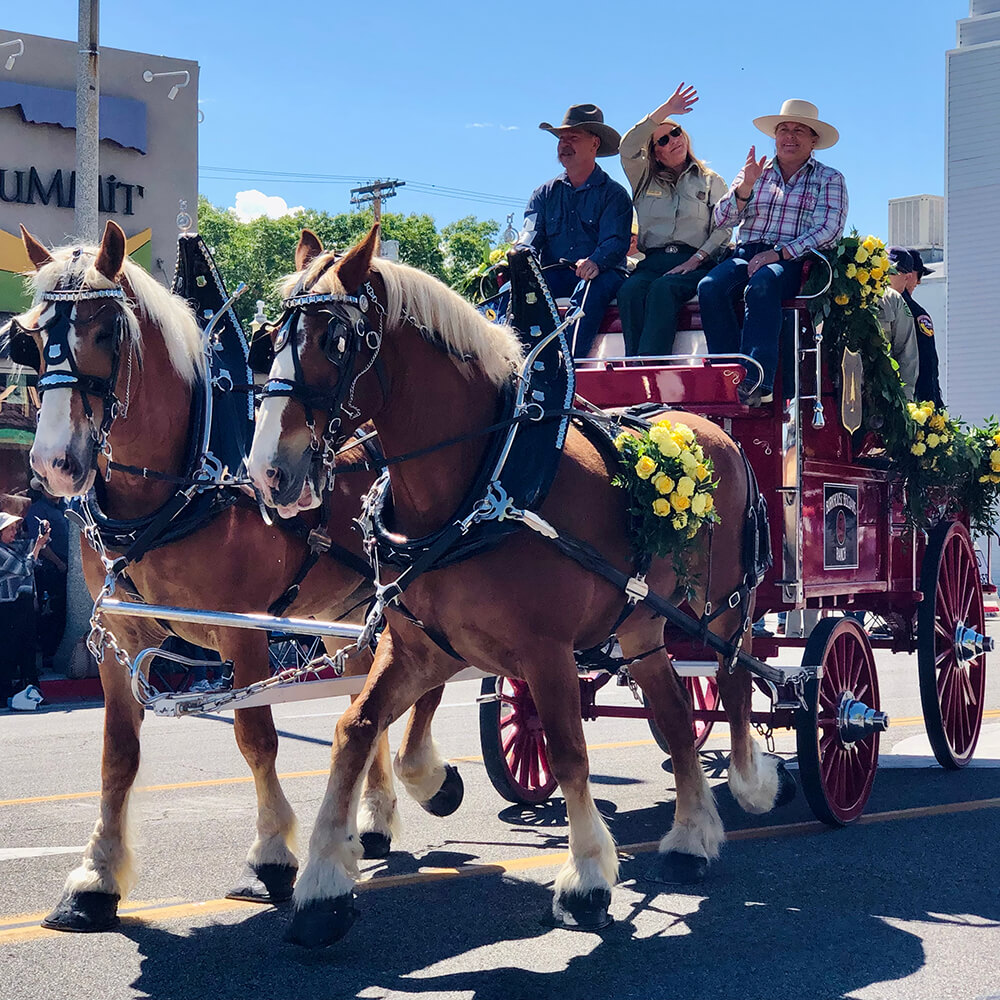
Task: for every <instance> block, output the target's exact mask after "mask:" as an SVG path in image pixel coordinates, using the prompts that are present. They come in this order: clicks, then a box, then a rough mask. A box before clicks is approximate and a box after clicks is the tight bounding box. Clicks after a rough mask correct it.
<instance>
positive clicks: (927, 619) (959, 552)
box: [917, 521, 992, 770]
mask: <svg viewBox="0 0 1000 1000" xmlns="http://www.w3.org/2000/svg"><path fill="white" fill-rule="evenodd" d="M920 589H921V590H922V591H923V595H924V599H923V601H921V603H920V604H919V606H918V608H917V669H918V673H919V676H920V702H921V704H922V706H923V711H924V725H925V726H926V728H927V736H928V738H929V739H930V742H931V747H932V748H933V750H934V756H935V757H936V758H937V761H938V763H939V764H940V765H941V766H942V767H946V768H948V769H949V770H957V769H958V768H960V767H964V766H965V765H966V764H968V763H969V761H970V760H972V755H973V753H974V752H975V749H976V742H977V741H978V739H979V729H980V727H981V725H982V722H983V695H984V692H985V688H986V655H985V654H986V650H988V649H991V648H992V641H991V640H990V639H988V638H986V617H985V615H984V613H983V588H982V583H981V582H980V578H979V568H978V566H977V565H976V554H975V552H974V551H973V548H972V542H971V541H970V539H969V533H968V531H966V529H965V526H964V525H962V524H959V523H958V522H957V521H955V522H950V523H942V524H939V525H937V526H936V527H935V528H933V529H932V530H931V532H930V536H929V537H928V540H927V549H926V551H925V552H924V561H923V565H922V566H921V570H920Z"/></svg>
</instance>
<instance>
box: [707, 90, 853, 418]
mask: <svg viewBox="0 0 1000 1000" xmlns="http://www.w3.org/2000/svg"><path fill="white" fill-rule="evenodd" d="M753 123H754V125H756V127H757V128H758V129H760V131H761V132H763V133H764V134H765V135H769V136H773V137H774V146H775V155H774V156H773V158H772V159H770V160H768V159H767V158H766V157H763V156H762V157H761V158H760V159H759V160H758V159H757V152H756V148H755V147H754V146H751V147H750V152H749V153H748V154H747V160H746V163H745V164H744V166H743V169H742V170H741V171H740V172H739V173H738V174H737V175H736V179H735V180H734V181H733V183H732V186H731V187H730V189H729V191H728V193H727V194H726V196H725V197H724V198H722V199H721V200H720V201H719V203H718V204H717V205H716V206H715V221H716V224H717V225H719V226H737V225H738V226H739V227H740V231H739V243H738V244H737V248H736V253H735V255H734V256H733V257H730V258H729V260H727V261H724V262H723V263H721V264H720V265H719V266H718V267H716V268H714V269H713V270H712V271H711V272H710V273H709V274H708V275H706V276H705V277H704V278H702V280H701V282H700V283H699V285H698V300H699V302H700V304H701V322H702V326H703V327H704V329H705V339H706V340H707V342H708V349H709V351H710V352H712V353H714V354H734V353H740V354H747V355H749V356H750V357H751V358H753V359H754V360H755V361H756V362H757V363H758V364H759V365H760V366H761V368H762V369H763V373H764V375H763V378H764V381H763V383H762V384H761V386H760V387H759V388H758V389H757V390H756V392H751V391H750V387H751V386H752V385H753V383H754V382H756V379H755V378H753V377H752V376H751V377H748V378H747V379H746V380H745V381H744V382H742V383H741V384H740V386H739V388H738V390H737V391H738V392H739V394H740V399H741V401H742V402H744V403H746V404H747V405H749V406H760V405H762V404H766V403H770V402H771V401H772V400H773V398H774V376H775V372H776V370H777V366H778V341H779V335H780V332H781V301H782V299H787V298H792V297H793V296H794V295H795V294H796V292H798V289H799V284H800V282H801V278H802V264H803V262H804V259H805V257H806V255H807V253H808V252H809V251H810V250H820V251H822V250H825V249H827V248H829V247H832V246H834V244H836V242H837V240H839V239H840V237H841V235H842V233H843V231H844V223H845V222H846V221H847V186H846V185H845V183H844V177H843V174H841V173H840V172H839V171H837V170H834V169H833V168H832V167H828V166H825V165H824V164H822V163H820V162H819V161H818V160H816V159H814V158H813V155H812V154H813V150H814V149H827V148H829V147H830V146H832V145H834V143H836V141H837V139H838V138H840V136H839V134H838V132H837V130H836V129H835V128H834V127H833V126H832V125H830V124H828V123H827V122H824V121H821V120H820V118H819V112H818V111H817V109H816V105H815V104H810V103H809V101H799V100H790V101H785V103H784V104H783V105H782V106H781V111H780V112H779V113H778V114H776V115H765V116H764V117H762V118H755V119H754V122H753ZM741 291H743V292H744V302H745V306H744V310H743V317H742V331H741V329H740V318H739V317H738V316H737V314H736V309H735V306H734V298H735V297H736V296H737V295H738V294H739V292H741Z"/></svg>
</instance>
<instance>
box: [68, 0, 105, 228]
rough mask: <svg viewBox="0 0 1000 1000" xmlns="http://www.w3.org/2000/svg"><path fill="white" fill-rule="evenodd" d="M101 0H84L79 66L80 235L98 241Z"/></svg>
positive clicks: (77, 83) (77, 127)
mask: <svg viewBox="0 0 1000 1000" xmlns="http://www.w3.org/2000/svg"><path fill="white" fill-rule="evenodd" d="M100 19H101V15H100V0H80V11H79V31H78V34H79V46H80V47H79V54H78V57H77V65H76V215H75V218H74V225H75V229H76V238H77V239H78V240H80V241H81V242H88V243H96V242H97V237H98V228H99V219H98V185H99V180H98V174H99V170H100V166H99V159H98V157H99V153H98V140H99V136H100V132H99V123H98V108H99V101H100V91H101V83H100V74H99V72H98V61H99V49H98V42H99V36H100V27H99V26H100Z"/></svg>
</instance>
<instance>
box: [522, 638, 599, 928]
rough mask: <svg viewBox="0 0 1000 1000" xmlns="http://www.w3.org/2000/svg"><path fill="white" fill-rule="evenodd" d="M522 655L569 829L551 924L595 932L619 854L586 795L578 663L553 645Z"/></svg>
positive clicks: (587, 783)
mask: <svg viewBox="0 0 1000 1000" xmlns="http://www.w3.org/2000/svg"><path fill="white" fill-rule="evenodd" d="M521 652H522V653H523V656H520V657H519V656H517V655H516V654H512V656H511V657H510V660H511V662H517V663H520V668H521V673H522V675H523V676H524V679H525V680H526V681H527V682H528V688H529V690H530V692H531V697H532V698H533V699H534V702H535V705H536V707H537V709H538V716H539V718H540V720H541V722H542V726H543V727H544V729H545V736H546V741H547V743H548V748H549V764H550V765H551V767H552V773H553V774H554V775H555V777H556V780H557V781H558V782H559V789H560V791H561V792H562V795H563V799H564V800H565V802H566V819H567V822H568V823H569V859H568V860H567V861H566V864H564V865H563V867H562V868H561V869H560V871H559V874H558V876H557V877H556V882H555V887H554V895H553V898H552V919H553V921H554V922H555V923H556V925H557V926H560V927H567V928H572V929H577V930H597V929H599V928H601V927H605V926H607V924H609V923H610V922H611V918H610V916H609V915H608V907H609V906H610V904H611V887H612V886H613V885H614V884H615V882H616V881H617V880H618V852H617V851H616V849H615V842H614V840H613V839H612V837H611V832H610V831H609V830H608V828H607V825H606V824H605V822H604V819H603V817H602V816H601V814H600V813H599V812H598V810H597V805H596V804H595V803H594V798H593V795H592V794H591V791H590V762H589V760H588V758H587V744H586V741H585V739H584V734H583V719H582V718H581V716H580V686H579V680H578V673H577V667H576V662H575V660H574V659H573V653H572V649H570V648H567V647H565V646H562V645H559V644H555V643H551V644H542V643H536V644H535V645H534V646H533V648H532V649H531V650H530V653H529V652H528V651H521ZM528 656H530V660H528V659H527V657H528Z"/></svg>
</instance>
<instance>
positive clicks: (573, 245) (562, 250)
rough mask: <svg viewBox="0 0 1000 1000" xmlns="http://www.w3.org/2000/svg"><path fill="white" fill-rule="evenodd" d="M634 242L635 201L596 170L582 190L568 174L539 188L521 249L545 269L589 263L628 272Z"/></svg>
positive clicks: (530, 205) (527, 215)
mask: <svg viewBox="0 0 1000 1000" xmlns="http://www.w3.org/2000/svg"><path fill="white" fill-rule="evenodd" d="M631 237H632V199H631V198H630V197H629V195H628V192H627V191H626V190H625V188H623V187H622V186H621V184H619V183H618V182H617V181H613V180H612V179H611V178H610V177H609V176H608V175H607V174H606V173H605V172H604V171H603V170H602V169H601V168H600V167H598V166H597V165H596V164H595V166H594V170H593V172H592V173H591V175H590V176H589V177H588V178H587V179H586V181H584V182H583V184H581V185H580V186H579V187H578V188H575V187H573V185H572V184H570V182H569V177H568V176H567V175H566V173H565V172H564V173H562V174H561V175H560V176H559V177H554V178H553V179H552V180H550V181H547V182H546V183H545V184H543V185H542V186H541V187H539V188H536V189H535V191H534V193H533V194H532V196H531V200H530V201H529V202H528V208H527V210H526V211H525V213H524V225H523V227H522V228H521V233H520V235H519V236H518V238H517V243H516V246H518V247H530V248H531V249H532V250H534V252H535V253H536V254H537V255H538V257H539V258H540V260H541V262H542V264H543V265H545V264H554V263H556V262H557V261H559V260H571V261H573V262H574V263H576V261H578V260H582V259H583V258H585V257H589V258H590V260H592V261H593V262H594V263H595V264H596V265H597V266H598V267H599V268H600V269H601V270H602V271H606V270H608V269H609V268H614V267H622V266H624V264H625V254H626V253H627V252H628V245H629V240H630V239H631Z"/></svg>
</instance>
